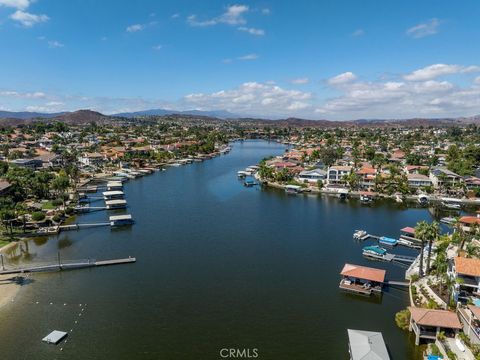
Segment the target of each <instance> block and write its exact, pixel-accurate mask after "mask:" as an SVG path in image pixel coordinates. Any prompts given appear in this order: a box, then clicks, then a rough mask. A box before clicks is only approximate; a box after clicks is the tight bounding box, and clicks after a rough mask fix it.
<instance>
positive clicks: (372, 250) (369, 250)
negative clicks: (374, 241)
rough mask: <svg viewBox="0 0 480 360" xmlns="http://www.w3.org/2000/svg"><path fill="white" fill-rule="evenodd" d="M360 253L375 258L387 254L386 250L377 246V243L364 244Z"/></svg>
mask: <svg viewBox="0 0 480 360" xmlns="http://www.w3.org/2000/svg"><path fill="white" fill-rule="evenodd" d="M362 254H363V255H364V256H367V257H371V258H375V259H384V258H385V256H386V255H387V250H385V249H384V248H382V247H380V246H378V245H371V246H365V247H364V248H363V249H362Z"/></svg>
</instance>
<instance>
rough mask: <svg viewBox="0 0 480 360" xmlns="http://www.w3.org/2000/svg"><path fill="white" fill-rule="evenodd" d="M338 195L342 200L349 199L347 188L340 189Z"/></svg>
mask: <svg viewBox="0 0 480 360" xmlns="http://www.w3.org/2000/svg"><path fill="white" fill-rule="evenodd" d="M337 196H338V198H339V199H340V200H347V197H348V190H346V189H341V190H339V191H338V195H337Z"/></svg>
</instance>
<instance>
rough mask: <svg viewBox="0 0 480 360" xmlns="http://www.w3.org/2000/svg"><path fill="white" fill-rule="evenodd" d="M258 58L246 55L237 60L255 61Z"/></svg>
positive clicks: (254, 55) (253, 55)
mask: <svg viewBox="0 0 480 360" xmlns="http://www.w3.org/2000/svg"><path fill="white" fill-rule="evenodd" d="M258 58H259V56H258V55H257V54H247V55H243V56H240V57H238V58H237V59H238V60H256V59H258Z"/></svg>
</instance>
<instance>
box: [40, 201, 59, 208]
mask: <svg viewBox="0 0 480 360" xmlns="http://www.w3.org/2000/svg"><path fill="white" fill-rule="evenodd" d="M55 208H56V206H54V205H53V204H52V202H51V201H49V202H46V203H45V204H43V206H42V209H43V210H53V209H55Z"/></svg>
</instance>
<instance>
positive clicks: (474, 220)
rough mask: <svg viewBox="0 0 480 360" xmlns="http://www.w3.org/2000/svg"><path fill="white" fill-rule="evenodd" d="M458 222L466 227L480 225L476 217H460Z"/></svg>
mask: <svg viewBox="0 0 480 360" xmlns="http://www.w3.org/2000/svg"><path fill="white" fill-rule="evenodd" d="M458 221H460V222H461V223H462V224H467V225H475V224H477V225H480V218H479V217H476V216H462V217H461V218H460V219H459V220H458Z"/></svg>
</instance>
